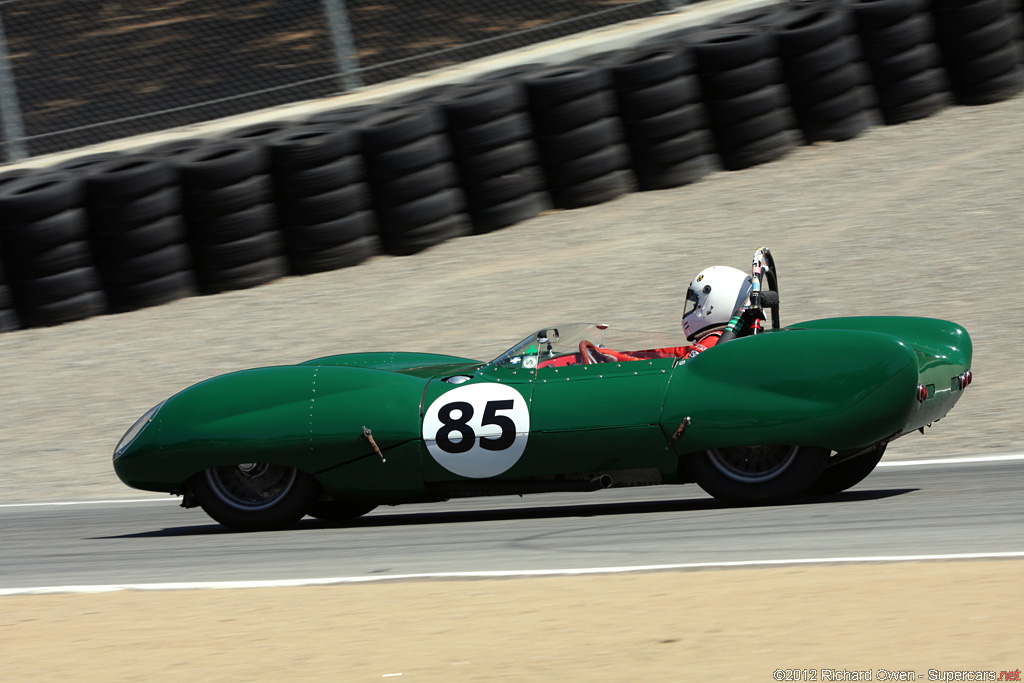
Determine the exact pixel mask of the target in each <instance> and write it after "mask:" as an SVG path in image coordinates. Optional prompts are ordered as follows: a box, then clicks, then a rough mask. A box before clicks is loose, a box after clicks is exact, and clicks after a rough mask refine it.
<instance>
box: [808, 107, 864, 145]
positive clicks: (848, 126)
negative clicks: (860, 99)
mask: <svg viewBox="0 0 1024 683" xmlns="http://www.w3.org/2000/svg"><path fill="white" fill-rule="evenodd" d="M870 127H871V117H870V116H869V115H868V114H867V112H864V111H858V112H857V113H855V114H851V115H849V116H847V117H846V118H842V119H838V120H836V121H815V122H808V123H806V124H802V125H801V130H802V131H803V133H804V140H805V141H806V142H807V144H809V145H811V144H814V143H815V142H827V141H832V142H841V141H843V140H851V139H853V138H855V137H857V136H858V135H860V134H861V133H863V132H864V131H866V130H867V129H868V128H870Z"/></svg>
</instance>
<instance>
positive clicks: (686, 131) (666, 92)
mask: <svg viewBox="0 0 1024 683" xmlns="http://www.w3.org/2000/svg"><path fill="white" fill-rule="evenodd" d="M608 68H609V70H610V71H611V75H612V82H613V84H614V90H615V97H616V101H617V102H618V110H619V116H620V118H621V120H622V128H623V134H624V139H625V142H626V146H627V147H628V148H629V155H630V159H631V162H630V168H631V169H632V171H633V175H634V176H635V177H636V184H637V189H639V190H663V189H666V188H670V187H678V186H680V185H686V184H687V183H692V182H694V181H696V180H699V179H700V178H702V177H704V176H705V175H707V174H708V173H710V172H711V171H713V170H715V169H716V168H717V165H718V163H717V161H716V160H715V158H714V156H713V145H712V143H711V133H710V131H709V130H708V129H707V126H706V123H705V118H704V108H703V105H702V104H701V101H700V100H701V98H700V82H699V81H698V79H697V76H696V75H695V73H694V68H695V65H694V62H693V57H692V55H691V54H690V52H689V51H684V50H681V49H678V48H676V47H674V46H669V45H663V46H660V47H659V46H651V47H639V48H636V49H632V50H626V51H624V52H623V53H622V54H619V55H614V56H613V57H612V58H611V59H610V60H609V61H608Z"/></svg>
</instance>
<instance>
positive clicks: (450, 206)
mask: <svg viewBox="0 0 1024 683" xmlns="http://www.w3.org/2000/svg"><path fill="white" fill-rule="evenodd" d="M464 204H465V202H464V199H463V195H462V190H460V189H457V188H450V189H446V190H442V191H441V192H437V193H435V194H432V195H428V196H426V197H421V198H419V199H416V200H413V201H411V202H408V203H406V204H401V205H399V206H394V207H379V208H378V209H377V211H376V213H377V219H378V220H379V221H380V224H381V225H382V226H387V227H419V226H422V225H427V224H430V223H436V222H437V221H439V220H442V219H444V218H446V217H448V216H452V215H454V214H457V213H459V212H460V211H461V210H462V208H463V206H464Z"/></svg>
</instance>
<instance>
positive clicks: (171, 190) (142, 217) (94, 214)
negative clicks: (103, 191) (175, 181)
mask: <svg viewBox="0 0 1024 683" xmlns="http://www.w3.org/2000/svg"><path fill="white" fill-rule="evenodd" d="M86 212H87V213H88V217H89V226H90V229H91V230H92V231H93V232H97V231H104V232H125V231H128V230H133V229H135V228H138V227H140V226H143V225H148V224H149V223H154V222H156V221H158V220H161V219H163V218H166V217H167V216H175V215H180V214H181V213H182V200H181V193H180V192H179V190H178V188H176V187H164V188H161V189H159V190H156V191H155V192H150V193H149V194H146V195H142V196H141V197H134V198H132V199H128V200H124V201H122V202H121V203H118V204H93V205H91V206H87V207H86Z"/></svg>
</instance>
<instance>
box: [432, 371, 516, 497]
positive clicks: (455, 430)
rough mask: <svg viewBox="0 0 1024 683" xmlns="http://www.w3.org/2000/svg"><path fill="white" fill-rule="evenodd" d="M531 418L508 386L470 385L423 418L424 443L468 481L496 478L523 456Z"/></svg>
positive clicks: (441, 398) (444, 464) (442, 398)
mask: <svg viewBox="0 0 1024 683" xmlns="http://www.w3.org/2000/svg"><path fill="white" fill-rule="evenodd" d="M529 435H530V412H529V409H528V408H527V406H526V401H525V400H524V399H523V397H522V395H520V393H519V392H518V391H516V390H515V389H513V388H512V387H510V386H507V385H504V384H467V385H465V386H460V387H456V388H455V389H452V390H451V391H449V392H447V393H445V394H442V395H441V396H439V397H438V398H437V399H435V400H434V402H433V403H431V404H430V407H429V408H427V412H426V413H425V414H424V416H423V441H424V442H425V443H426V445H427V450H428V451H429V452H430V455H431V456H433V458H434V460H436V461H437V462H438V464H440V465H441V466H442V467H444V468H445V469H446V470H448V471H449V472H453V473H455V474H458V475H461V476H463V477H472V478H481V477H493V476H496V475H498V474H501V473H503V472H505V471H507V470H508V469H509V468H511V467H512V466H513V465H515V464H516V462H518V461H519V458H520V457H521V456H522V454H523V451H524V450H525V448H526V440H527V438H528V437H529Z"/></svg>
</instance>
